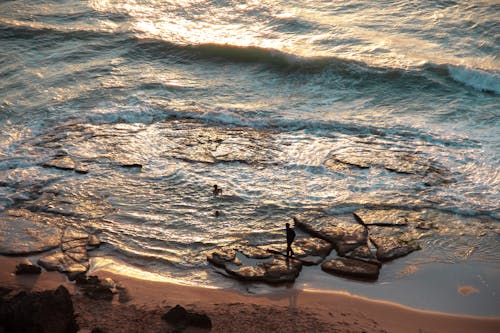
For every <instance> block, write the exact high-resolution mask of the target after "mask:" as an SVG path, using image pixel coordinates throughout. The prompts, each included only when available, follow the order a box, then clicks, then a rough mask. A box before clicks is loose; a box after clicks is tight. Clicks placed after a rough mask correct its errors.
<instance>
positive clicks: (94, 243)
mask: <svg viewBox="0 0 500 333" xmlns="http://www.w3.org/2000/svg"><path fill="white" fill-rule="evenodd" d="M99 246H101V240H100V239H99V238H98V237H97V236H96V235H89V238H88V241H87V248H89V247H91V248H97V247H99Z"/></svg>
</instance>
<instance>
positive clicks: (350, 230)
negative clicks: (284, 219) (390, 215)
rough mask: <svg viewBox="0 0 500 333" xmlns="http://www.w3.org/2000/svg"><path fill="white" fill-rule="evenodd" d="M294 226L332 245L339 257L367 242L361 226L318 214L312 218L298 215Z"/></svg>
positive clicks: (365, 232) (366, 234) (365, 233)
mask: <svg viewBox="0 0 500 333" xmlns="http://www.w3.org/2000/svg"><path fill="white" fill-rule="evenodd" d="M295 225H296V226H297V227H298V228H301V229H302V230H304V231H305V232H307V233H310V234H312V235H313V236H316V237H318V238H321V239H323V240H326V241H328V242H330V243H331V244H333V246H334V248H335V250H336V251H337V252H338V254H339V255H341V256H343V255H345V254H346V253H348V252H350V251H352V250H354V249H355V248H357V247H359V246H361V245H365V244H366V243H367V240H368V231H367V230H366V229H365V228H364V227H363V226H361V225H357V224H354V223H349V222H346V221H343V220H340V219H337V218H335V217H332V216H326V215H319V214H318V213H313V215H312V216H311V215H299V216H298V217H297V218H296V219H295Z"/></svg>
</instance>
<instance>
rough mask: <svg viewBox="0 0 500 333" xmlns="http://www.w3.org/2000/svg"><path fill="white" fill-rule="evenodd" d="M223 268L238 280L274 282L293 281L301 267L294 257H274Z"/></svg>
mask: <svg viewBox="0 0 500 333" xmlns="http://www.w3.org/2000/svg"><path fill="white" fill-rule="evenodd" d="M225 269H226V272H227V273H229V275H230V276H233V277H235V278H237V279H240V280H244V281H260V282H266V283H271V284H275V283H284V282H293V281H295V279H296V278H297V277H298V276H299V274H300V271H301V269H302V263H301V262H300V261H299V260H295V259H284V258H275V259H272V260H270V261H266V262H263V263H258V264H257V265H256V266H242V267H240V268H236V269H234V268H232V267H228V266H226V268H225Z"/></svg>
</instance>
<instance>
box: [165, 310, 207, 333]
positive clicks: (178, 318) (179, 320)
mask: <svg viewBox="0 0 500 333" xmlns="http://www.w3.org/2000/svg"><path fill="white" fill-rule="evenodd" d="M161 318H162V319H163V320H165V321H166V322H167V323H169V324H170V325H172V326H174V327H177V328H184V327H188V326H195V327H200V328H205V329H211V328H212V321H211V320H210V317H208V316H207V315H206V314H199V313H195V312H189V311H187V310H186V309H184V308H183V307H182V306H180V305H176V306H175V307H173V308H172V309H170V310H169V311H168V312H167V313H166V314H164V315H163V316H162V317H161Z"/></svg>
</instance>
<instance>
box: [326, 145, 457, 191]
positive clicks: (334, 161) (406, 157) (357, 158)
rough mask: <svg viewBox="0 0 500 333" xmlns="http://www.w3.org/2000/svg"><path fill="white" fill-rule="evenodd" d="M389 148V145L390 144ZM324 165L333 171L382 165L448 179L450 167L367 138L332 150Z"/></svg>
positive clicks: (431, 178) (433, 179)
mask: <svg viewBox="0 0 500 333" xmlns="http://www.w3.org/2000/svg"><path fill="white" fill-rule="evenodd" d="M389 148H390V147H389ZM325 165H326V166H327V167H328V168H329V169H331V170H334V171H343V170H344V169H348V168H360V169H367V168H372V167H379V168H384V169H386V170H388V171H392V172H397V173H401V174H408V175H417V176H420V177H422V178H426V179H427V180H428V182H432V183H443V182H449V181H450V180H449V179H448V178H447V176H448V175H449V171H448V170H447V169H446V168H444V167H443V166H441V165H439V164H438V163H437V162H436V161H434V160H432V159H429V158H427V157H426V156H425V155H423V154H419V153H416V152H413V151H404V150H399V149H398V150H392V149H388V147H387V146H386V144H385V143H384V142H377V141H370V142H369V144H362V143H357V145H356V146H351V147H342V148H340V149H338V150H336V151H332V152H331V153H330V155H329V156H328V157H327V159H326V161H325Z"/></svg>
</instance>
